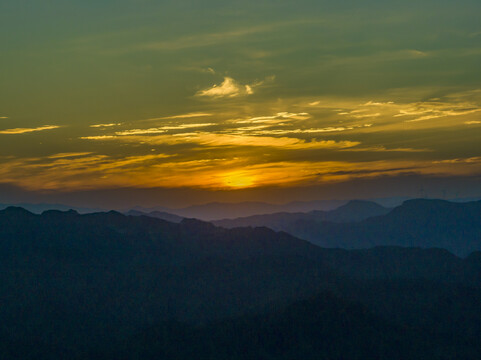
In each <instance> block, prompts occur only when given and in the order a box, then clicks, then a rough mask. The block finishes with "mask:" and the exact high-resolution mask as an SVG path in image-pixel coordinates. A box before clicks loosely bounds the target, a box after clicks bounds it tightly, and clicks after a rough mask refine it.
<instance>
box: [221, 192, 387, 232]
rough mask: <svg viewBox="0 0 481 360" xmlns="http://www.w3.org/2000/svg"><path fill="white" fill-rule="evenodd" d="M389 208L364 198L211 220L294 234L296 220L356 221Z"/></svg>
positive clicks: (315, 221)
mask: <svg viewBox="0 0 481 360" xmlns="http://www.w3.org/2000/svg"><path fill="white" fill-rule="evenodd" d="M390 210H391V209H388V208H385V207H383V206H381V205H379V204H377V203H375V202H372V201H366V200H351V201H349V202H348V203H347V204H345V205H342V206H340V207H338V208H337V209H334V210H330V211H319V210H316V211H311V212H308V213H285V212H284V213H275V214H269V215H255V216H249V217H244V218H237V219H223V220H218V221H213V223H214V224H215V225H217V226H221V227H225V228H235V227H244V226H266V227H269V228H271V229H274V230H282V231H286V232H288V233H292V234H294V235H296V234H295V233H294V232H293V231H292V229H296V228H297V226H296V224H297V223H298V222H312V223H320V222H323V221H331V222H341V223H342V222H356V221H362V220H364V219H367V218H369V217H373V216H380V215H384V214H387V213H388V212H389V211H390Z"/></svg>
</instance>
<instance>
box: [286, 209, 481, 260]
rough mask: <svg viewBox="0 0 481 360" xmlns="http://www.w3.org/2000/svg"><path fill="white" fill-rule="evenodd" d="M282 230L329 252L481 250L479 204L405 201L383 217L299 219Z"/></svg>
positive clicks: (463, 252) (469, 251)
mask: <svg viewBox="0 0 481 360" xmlns="http://www.w3.org/2000/svg"><path fill="white" fill-rule="evenodd" d="M283 230H285V231H288V232H289V233H291V234H293V235H295V236H298V237H300V238H302V239H306V240H309V241H311V242H312V243H314V244H317V245H319V246H323V247H330V248H345V249H361V248H370V247H374V246H381V245H382V246H387V245H393V246H406V247H423V248H430V247H439V248H444V249H447V250H449V251H451V252H453V253H454V254H457V255H459V256H467V255H469V254H470V253H471V252H473V251H479V250H481V201H475V202H467V203H454V202H448V201H444V200H425V199H417V200H408V201H406V202H404V203H403V204H402V205H401V206H399V207H397V208H395V209H393V210H392V211H391V212H389V213H388V214H386V215H383V216H377V217H372V218H368V219H366V220H363V221H361V222H358V223H344V224H336V223H333V222H318V221H315V220H312V219H299V220H298V221H296V222H294V223H291V224H289V226H286V227H284V228H283Z"/></svg>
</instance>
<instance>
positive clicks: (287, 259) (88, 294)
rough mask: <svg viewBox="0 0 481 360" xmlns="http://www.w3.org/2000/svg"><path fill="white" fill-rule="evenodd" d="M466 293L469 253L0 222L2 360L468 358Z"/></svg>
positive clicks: (146, 226) (63, 216)
mask: <svg viewBox="0 0 481 360" xmlns="http://www.w3.org/2000/svg"><path fill="white" fill-rule="evenodd" d="M442 205H443V204H442ZM433 211H434V210H433ZM434 212H435V211H434ZM418 218H419V216H418ZM362 223H363V222H361V223H359V224H362ZM480 284H481V255H480V254H479V253H473V254H471V255H470V256H468V257H467V258H464V259H463V258H460V257H457V256H455V255H453V254H451V253H449V252H448V251H446V250H442V249H420V248H400V247H377V248H372V249H364V250H341V249H323V248H320V247H318V246H315V245H313V244H311V243H309V242H307V241H305V240H300V239H298V238H295V237H294V236H292V235H289V234H287V233H285V232H280V233H276V232H275V231H273V230H271V229H268V228H265V227H264V228H235V229H224V228H219V227H216V226H214V225H213V224H210V223H206V222H202V221H199V220H193V219H184V220H182V221H181V222H180V223H172V222H168V221H165V220H161V219H156V218H152V217H147V216H125V215H123V214H120V213H118V212H108V213H94V214H86V215H79V214H78V213H76V212H75V211H68V212H60V211H47V212H44V213H42V214H41V215H35V214H32V213H30V212H28V211H26V210H24V209H21V208H8V209H6V210H2V211H0V305H1V306H0V318H1V319H2V323H1V325H0V355H2V358H4V359H52V358H56V359H62V358H65V359H67V358H68V359H85V358H92V359H95V358H98V359H114V358H115V359H121V358H126V359H136V358H146V359H148V358H162V359H192V358H193V357H192V354H194V355H197V356H194V358H205V359H217V358H219V359H225V358H232V359H237V358H239V359H245V358H251V359H279V358H280V359H284V358H285V359H288V358H289V359H297V358H298V359H301V358H303V359H305V358H307V359H310V358H312V359H313V358H319V356H321V357H323V356H324V357H325V358H332V359H346V358H353V359H367V358H390V359H391V358H392V359H395V358H399V359H417V358H419V356H421V355H423V356H424V358H430V359H443V358H453V357H455V355H456V354H457V355H459V356H461V357H459V356H458V358H463V359H477V358H479V356H480V355H481V349H480V348H479V345H478V341H479V334H480V331H481V329H480V324H481V305H480V304H481V299H480V294H481V293H480V290H481V286H480ZM245 351H247V352H245ZM242 354H245V355H242ZM248 356H250V357H248Z"/></svg>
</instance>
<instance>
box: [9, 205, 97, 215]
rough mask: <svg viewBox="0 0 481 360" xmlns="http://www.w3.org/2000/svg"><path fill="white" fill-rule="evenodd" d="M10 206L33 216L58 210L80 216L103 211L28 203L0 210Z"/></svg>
mask: <svg viewBox="0 0 481 360" xmlns="http://www.w3.org/2000/svg"><path fill="white" fill-rule="evenodd" d="M12 206H13V207H21V208H24V209H26V210H28V211H31V212H33V213H34V214H41V213H42V212H44V211H48V210H60V211H68V210H75V211H77V212H79V213H81V214H87V213H92V212H99V211H104V210H103V209H97V208H86V207H76V206H70V205H63V204H28V203H21V204H0V210H4V209H6V208H8V207H12Z"/></svg>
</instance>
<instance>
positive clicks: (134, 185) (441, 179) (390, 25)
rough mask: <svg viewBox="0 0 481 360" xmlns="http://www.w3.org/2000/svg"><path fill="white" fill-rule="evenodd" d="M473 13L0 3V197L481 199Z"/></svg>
mask: <svg viewBox="0 0 481 360" xmlns="http://www.w3.org/2000/svg"><path fill="white" fill-rule="evenodd" d="M479 14H481V2H479V1H468V0H460V1H457V2H453V1H439V0H438V1H430V0H418V1H411V0H408V1H378V0H376V1H362V2H360V1H336V2H334V1H311V0H300V1H296V2H293V1H283V0H277V1H262V0H257V1H250V0H248V1H242V2H240V1H232V0H224V1H212V0H207V1H206V0H204V1H193V0H190V1H150V0H116V1H113V0H108V1H107V0H104V1H101V0H100V1H99V0H98V1H90V0H84V1H78V0H75V1H73V0H62V1H60V0H50V1H49V0H46V1H41V2H39V1H37V2H34V1H26V0H24V1H22V0H16V1H11V0H3V1H1V2H0V46H1V48H0V164H1V166H0V202H1V201H2V199H1V196H3V197H4V198H5V197H6V196H7V195H5V194H10V197H9V198H8V199H9V200H11V201H15V200H16V199H17V198H18V199H21V200H25V199H27V200H28V198H29V197H31V199H37V198H38V196H40V195H41V194H43V195H42V196H44V197H43V198H42V200H45V199H47V200H48V199H57V200H58V199H61V200H62V201H65V202H68V201H69V195H68V194H73V193H75V194H78V193H82V194H86V193H91V194H94V193H95V194H98V193H99V192H103V194H107V195H105V197H104V198H103V199H104V200H103V201H105V204H106V205H108V203H109V199H113V198H114V197H115V198H116V199H117V200H118V197H119V196H120V197H122V195H121V194H125V196H126V197H129V198H130V199H132V198H135V196H134V195H133V194H137V193H138V192H139V191H141V192H142V194H144V193H145V192H147V193H149V194H156V195H151V196H145V197H139V198H138V200H135V199H134V200H128V201H127V200H126V201H125V202H124V203H122V205H126V204H127V203H128V204H131V203H132V204H134V203H135V202H136V201H137V202H142V203H147V202H148V203H149V205H153V203H154V202H155V203H156V204H157V203H159V204H160V203H162V198H163V197H164V196H165V191H167V192H169V191H168V189H171V190H172V191H173V192H172V191H171V192H170V193H171V194H173V193H176V194H179V195H178V197H179V199H178V201H177V203H178V204H188V203H189V202H199V201H207V200H209V199H211V200H226V201H231V200H232V201H234V200H236V201H237V200H238V199H239V198H240V199H242V200H253V199H256V200H263V201H275V202H282V201H281V200H280V199H283V200H285V201H290V200H295V199H311V198H313V197H316V198H345V197H358V198H360V197H371V196H377V195H379V196H381V195H382V196H389V195H393V196H394V195H396V196H398V195H401V196H402V195H406V196H416V195H419V194H418V193H419V188H420V187H423V188H426V189H429V188H430V187H431V188H432V193H433V194H436V195H439V194H441V193H446V191H448V192H449V193H450V194H452V196H455V194H459V192H460V191H463V195H464V196H481V186H479V184H480V182H479V181H480V180H481V178H480V175H481V146H480V143H481V141H480V140H481V67H480V64H481V22H480V16H479ZM359 184H371V185H363V186H361V187H359ZM13 188H15V191H13V190H12V189H13ZM380 188H382V189H383V191H381V192H379V189H380ZM2 189H5V190H2ZM116 189H117V190H116ZM138 189H141V190H138ZM143 189H147V190H143ZM165 189H167V190H165ZM174 189H175V191H174ZM356 189H358V190H356ZM361 189H362V190H361ZM12 191H13V192H12ZM13 193H15V194H19V195H18V197H17V198H16V197H15V196H16V195H15V196H13V195H11V194H13ZM108 194H115V195H108ZM119 194H120V195H119ZM162 194H164V195H162ZM186 194H188V195H186ZM196 194H197V195H196ZM206 194H207V195H206ZM229 194H230V195H229ZM233 194H234V195H233ZM239 194H241V195H239ZM72 196H73V195H72ZM49 197H50V198H49ZM94 197H96V198H98V197H97V195H92V198H94ZM186 197H187V198H186ZM82 198H84V199H89V197H88V196H83V195H82ZM72 199H73V197H72ZM117 200H116V201H117ZM129 201H130V202H129ZM85 202H86V204H84V205H88V200H85ZM111 204H114V201H113V200H112V201H111ZM115 204H117V203H115ZM169 204H170V205H175V204H176V201H175V200H172V199H170V200H169ZM97 205H99V204H97ZM100 205H101V204H100ZM119 206H120V204H119Z"/></svg>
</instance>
